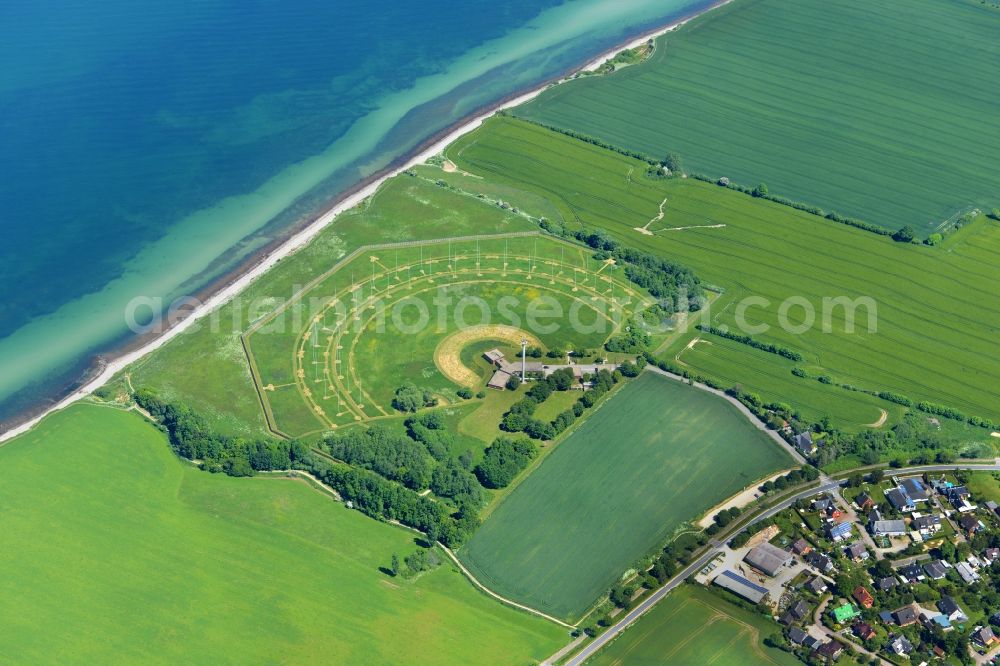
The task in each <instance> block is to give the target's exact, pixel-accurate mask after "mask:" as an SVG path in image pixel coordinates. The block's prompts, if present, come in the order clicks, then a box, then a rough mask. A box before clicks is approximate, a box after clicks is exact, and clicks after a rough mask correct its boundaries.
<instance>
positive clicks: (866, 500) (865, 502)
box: [854, 493, 875, 511]
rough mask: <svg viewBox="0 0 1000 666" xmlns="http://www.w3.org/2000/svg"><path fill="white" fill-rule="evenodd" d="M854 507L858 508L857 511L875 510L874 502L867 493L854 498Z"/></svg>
mask: <svg viewBox="0 0 1000 666" xmlns="http://www.w3.org/2000/svg"><path fill="white" fill-rule="evenodd" d="M854 506H856V507H858V510H859V511H871V510H872V509H874V508H875V500H873V499H872V496H871V495H869V494H868V493H861V494H860V495H858V496H857V497H855V498H854Z"/></svg>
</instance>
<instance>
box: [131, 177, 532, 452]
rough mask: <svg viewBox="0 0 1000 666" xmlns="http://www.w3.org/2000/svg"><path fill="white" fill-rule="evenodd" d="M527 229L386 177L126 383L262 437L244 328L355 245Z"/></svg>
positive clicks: (422, 183) (412, 181)
mask: <svg viewBox="0 0 1000 666" xmlns="http://www.w3.org/2000/svg"><path fill="white" fill-rule="evenodd" d="M535 229H537V226H536V225H535V224H534V223H532V222H531V221H530V220H528V219H527V218H525V217H524V216H522V215H519V214H516V213H513V212H511V211H509V210H503V209H500V208H498V207H497V206H494V205H490V204H488V203H485V202H483V201H480V200H478V199H475V198H472V197H467V196H462V195H461V194H458V193H455V192H452V191H449V190H447V189H445V188H442V187H438V186H436V185H434V184H433V183H430V182H427V181H426V180H422V179H419V178H413V177H410V176H400V177H398V178H393V179H391V180H390V181H388V182H386V183H385V184H384V185H383V186H382V187H381V188H380V189H379V190H378V192H377V193H376V194H375V195H373V196H372V197H371V198H370V199H368V200H367V201H365V202H364V204H362V205H360V206H358V207H356V208H354V209H351V210H350V211H347V212H345V213H344V214H342V215H340V216H339V217H338V218H337V222H336V224H332V225H330V226H329V227H327V228H326V229H324V230H323V231H322V233H320V234H319V235H318V236H317V237H316V238H315V239H314V240H313V241H312V242H311V243H309V245H308V246H307V247H305V248H303V249H302V250H300V251H298V252H296V253H295V254H294V255H292V256H290V257H287V258H285V259H283V260H282V261H281V262H280V263H279V264H277V265H276V266H275V267H274V268H272V269H271V270H269V271H268V272H267V274H266V275H264V276H262V277H261V278H260V279H259V280H256V281H254V282H253V283H252V284H251V285H250V286H249V287H247V289H246V290H244V291H243V292H242V293H241V294H240V296H239V298H238V299H237V300H236V301H234V302H231V303H229V304H227V305H225V306H223V307H222V308H221V309H220V310H219V311H218V312H217V313H215V314H214V315H213V316H212V317H211V318H209V319H206V320H202V321H200V322H198V323H196V324H195V325H194V326H192V327H191V328H190V329H189V330H188V331H187V332H185V334H184V335H181V336H179V337H177V338H176V339H174V340H172V341H171V342H170V343H169V344H167V345H164V346H163V347H161V348H160V349H158V350H157V351H156V352H154V353H152V354H150V355H149V356H147V357H146V358H144V359H142V360H141V361H139V362H137V363H136V364H134V365H132V366H130V367H129V369H128V372H129V373H131V376H132V383H133V385H134V386H135V387H136V388H138V387H142V386H148V387H152V388H155V389H156V390H157V391H159V392H160V393H161V395H162V396H163V397H164V398H165V399H167V400H170V401H179V402H184V403H187V404H190V405H197V407H198V410H199V412H200V413H202V414H204V415H205V416H206V417H207V418H208V419H209V422H210V423H211V425H212V426H213V427H214V428H217V429H218V430H219V431H220V432H225V433H232V434H237V433H238V434H257V433H261V432H264V431H265V430H266V427H267V426H266V422H265V419H264V414H263V412H262V411H261V406H260V400H259V398H258V396H257V392H256V390H255V389H254V384H253V379H252V377H251V374H250V370H249V368H248V367H247V362H246V355H245V353H244V352H243V349H242V346H241V343H240V335H241V334H242V333H243V332H245V331H246V330H247V329H248V328H249V326H250V324H251V322H253V321H255V320H256V319H258V318H260V317H264V316H267V315H268V314H270V313H271V312H273V311H274V309H275V308H277V307H278V306H279V305H281V304H282V303H284V302H285V301H287V300H288V299H289V298H291V297H292V296H293V295H294V294H295V293H296V292H297V291H298V290H301V289H302V287H303V286H304V285H306V284H308V283H309V282H310V281H312V280H313V279H315V278H316V277H317V276H318V275H321V274H322V273H324V272H326V271H328V270H329V269H330V267H331V266H333V265H334V264H335V263H336V262H337V260H339V259H341V258H343V257H344V256H345V255H347V254H348V253H350V252H351V251H353V250H355V249H356V248H358V247H359V246H361V245H368V244H373V243H398V242H402V241H413V240H426V239H434V238H448V237H450V236H465V235H473V234H495V233H508V232H518V231H531V230H535ZM367 272H370V268H366V273H367ZM213 322H215V323H213ZM289 349H290V348H289Z"/></svg>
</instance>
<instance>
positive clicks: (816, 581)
mask: <svg viewBox="0 0 1000 666" xmlns="http://www.w3.org/2000/svg"><path fill="white" fill-rule="evenodd" d="M806 589H807V590H809V591H810V592H812V593H813V594H823V593H824V592H826V590H827V585H826V581H824V580H823V579H822V578H820V577H819V576H813V577H812V578H810V579H809V580H807V581H806Z"/></svg>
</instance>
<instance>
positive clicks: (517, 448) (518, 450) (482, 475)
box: [476, 437, 537, 488]
mask: <svg viewBox="0 0 1000 666" xmlns="http://www.w3.org/2000/svg"><path fill="white" fill-rule="evenodd" d="M536 454H537V449H536V448H535V445H534V444H532V443H531V440H527V439H509V438H507V437H498V438H497V439H495V440H494V441H493V443H492V444H491V445H490V446H489V447H488V448H487V449H486V451H485V452H484V453H483V460H482V462H480V463H479V464H478V465H476V477H477V478H478V479H479V482H480V483H481V484H483V485H484V486H486V487H487V488H505V487H506V486H507V485H509V484H510V482H511V481H513V480H514V477H515V476H517V475H518V473H519V472H520V471H521V470H523V469H524V468H525V467H527V466H528V463H529V462H531V460H532V458H534V457H535V455H536Z"/></svg>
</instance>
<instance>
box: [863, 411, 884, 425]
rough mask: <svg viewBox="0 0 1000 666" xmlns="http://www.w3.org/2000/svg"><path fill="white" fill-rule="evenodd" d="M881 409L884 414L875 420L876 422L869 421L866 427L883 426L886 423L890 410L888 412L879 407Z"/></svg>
mask: <svg viewBox="0 0 1000 666" xmlns="http://www.w3.org/2000/svg"><path fill="white" fill-rule="evenodd" d="M879 411H880V412H882V415H881V416H879V417H878V421H875V423H868V424H866V426H865V427H867V428H881V427H882V426H884V425H885V422H886V420H887V419H888V418H889V412H887V411H886V410H884V409H879Z"/></svg>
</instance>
